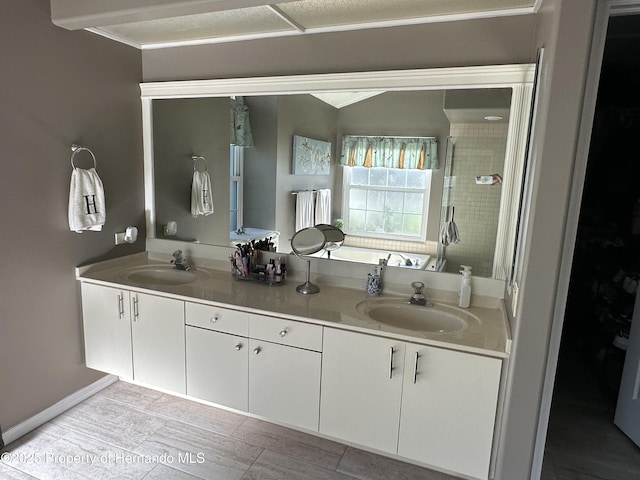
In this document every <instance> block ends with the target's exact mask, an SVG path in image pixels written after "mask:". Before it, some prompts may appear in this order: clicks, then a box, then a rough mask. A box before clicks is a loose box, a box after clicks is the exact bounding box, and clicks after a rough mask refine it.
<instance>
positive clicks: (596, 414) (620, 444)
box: [542, 354, 640, 480]
mask: <svg viewBox="0 0 640 480" xmlns="http://www.w3.org/2000/svg"><path fill="white" fill-rule="evenodd" d="M614 413H615V401H614V400H612V399H611V398H608V397H606V396H605V395H603V394H602V392H601V390H600V389H599V388H598V386H597V383H596V379H595V377H594V376H593V374H592V373H591V372H590V371H589V370H588V368H587V367H586V364H585V363H584V361H583V360H582V359H581V358H580V357H578V356H576V355H575V354H563V355H562V356H561V358H560V362H559V366H558V373H557V380H556V387H555V391H554V397H553V402H552V406H551V416H550V419H549V432H548V435H547V445H546V450H545V458H544V463H543V473H542V480H638V479H639V478H640V448H638V446H636V445H635V444H634V443H633V442H631V440H629V439H628V438H627V437H626V436H625V435H624V434H623V433H622V432H621V431H620V430H619V429H618V428H617V427H616V426H615V425H614V424H613V416H614Z"/></svg>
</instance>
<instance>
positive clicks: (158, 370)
mask: <svg viewBox="0 0 640 480" xmlns="http://www.w3.org/2000/svg"><path fill="white" fill-rule="evenodd" d="M131 307H132V308H131V334H132V345H133V379H134V380H135V381H136V382H141V383H144V384H148V385H153V386H155V387H158V388H162V389H165V390H169V391H171V392H176V393H182V394H184V393H186V389H185V356H184V345H185V339H184V302H183V301H181V300H175V299H172V298H165V297H159V296H156V295H148V294H144V293H136V292H131Z"/></svg>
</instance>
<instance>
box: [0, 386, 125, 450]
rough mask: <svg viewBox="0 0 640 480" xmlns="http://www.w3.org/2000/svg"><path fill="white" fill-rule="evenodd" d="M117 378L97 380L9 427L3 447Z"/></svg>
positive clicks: (3, 435) (3, 437) (5, 433)
mask: <svg viewBox="0 0 640 480" xmlns="http://www.w3.org/2000/svg"><path fill="white" fill-rule="evenodd" d="M117 380H118V377H116V376H115V375H105V376H104V377H102V378H100V379H99V380H97V381H95V382H93V383H92V384H90V385H87V386H86V387H84V388H81V389H80V390H77V391H75V392H73V393H72V394H71V395H67V396H66V397H64V398H63V399H62V400H60V401H59V402H57V403H54V404H53V405H51V406H50V407H48V408H46V409H44V410H42V411H41V412H39V413H36V414H35V415H33V416H32V417H29V418H27V419H26V420H25V421H23V422H21V423H19V424H18V425H16V426H15V427H11V428H10V429H8V430H7V431H6V432H4V433H3V434H2V440H3V441H4V444H5V445H9V444H10V443H11V442H13V441H15V440H17V439H19V438H20V437H22V436H23V435H26V434H27V433H29V432H31V431H32V430H35V429H36V428H38V427H39V426H41V425H43V424H45V423H47V422H48V421H49V420H51V419H52V418H55V417H57V416H58V415H60V414H61V413H64V412H65V411H67V410H69V409H70V408H71V407H75V406H76V405H77V404H79V403H80V402H83V401H84V400H86V399H87V398H89V397H91V396H93V395H95V394H96V393H98V392H99V391H100V390H102V389H104V388H106V387H108V386H109V385H111V384H112V383H115V382H116V381H117Z"/></svg>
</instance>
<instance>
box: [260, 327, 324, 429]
mask: <svg viewBox="0 0 640 480" xmlns="http://www.w3.org/2000/svg"><path fill="white" fill-rule="evenodd" d="M249 347H250V349H251V350H250V352H249V412H251V413H254V414H256V415H260V416H263V417H266V418H268V419H270V420H274V421H279V422H284V423H287V424H289V425H295V426H298V427H302V428H306V429H308V430H313V431H316V432H317V431H318V411H319V401H320V365H321V354H320V353H319V352H314V351H311V350H303V349H301V348H295V347H289V346H286V345H278V344H275V343H270V342H265V341H262V340H254V339H249Z"/></svg>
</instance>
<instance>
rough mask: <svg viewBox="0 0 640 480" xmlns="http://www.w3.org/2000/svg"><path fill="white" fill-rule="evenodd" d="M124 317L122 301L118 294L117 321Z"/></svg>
mask: <svg viewBox="0 0 640 480" xmlns="http://www.w3.org/2000/svg"><path fill="white" fill-rule="evenodd" d="M123 317H124V302H123V301H122V295H120V294H118V320H121V319H122V318H123Z"/></svg>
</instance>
